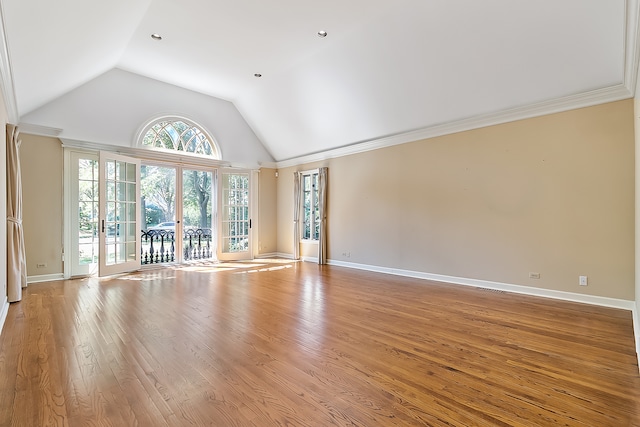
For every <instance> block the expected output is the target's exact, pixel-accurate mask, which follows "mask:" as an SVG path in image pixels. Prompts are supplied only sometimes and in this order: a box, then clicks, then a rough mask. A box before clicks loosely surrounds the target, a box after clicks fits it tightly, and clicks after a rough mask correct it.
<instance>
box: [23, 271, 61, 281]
mask: <svg viewBox="0 0 640 427" xmlns="http://www.w3.org/2000/svg"><path fill="white" fill-rule="evenodd" d="M54 280H64V274H62V273H56V274H43V275H40V276H28V277H27V283H39V282H53V281H54Z"/></svg>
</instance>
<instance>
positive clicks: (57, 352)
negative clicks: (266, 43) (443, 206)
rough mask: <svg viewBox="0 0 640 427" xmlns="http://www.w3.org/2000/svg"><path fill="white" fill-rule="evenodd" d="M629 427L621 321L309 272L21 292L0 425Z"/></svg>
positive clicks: (625, 325)
mask: <svg viewBox="0 0 640 427" xmlns="http://www.w3.org/2000/svg"><path fill="white" fill-rule="evenodd" d="M14 425H15V426H45V425H59V426H85V425H87V426H103V425H104V426H108V425H110V426H130V425H142V426H200V425H213V426H225V427H227V426H273V425H278V426H330V425H338V426H410V425H416V426H417V425H419V426H444V425H447V426H475V425H479V426H546V425H549V426H560V425H562V426H640V376H639V375H638V365H637V361H636V357H635V350H634V343H633V326H632V320H631V313H630V312H626V311H622V310H615V309H608V308H602V307H593V306H588V305H582V304H576V303H569V302H560V301H553V300H547V299H541V298H535V297H527V296H519V295H514V294H508V293H500V292H494V291H488V290H481V289H474V288H465V287H462V286H454V285H447V284H439V283H435V282H426V281H423V280H414V279H409V278H402V277H395V276H389V275H382V274H374V273H368V272H363V271H357V270H349V269H344V268H339V267H331V266H322V267H320V266H318V265H315V264H309V263H288V262H282V261H281V262H276V261H272V262H271V263H267V262H265V263H261V262H256V263H254V264H226V265H225V266H223V267H215V266H199V267H197V266H196V267H188V268H175V269H166V270H161V271H147V272H141V273H136V274H131V275H125V276H121V277H117V278H110V279H103V280H98V279H95V278H91V279H81V280H71V281H60V282H49V283H42V284H34V285H31V286H30V287H29V288H27V289H26V292H25V297H24V300H23V301H22V302H20V303H15V304H12V305H11V307H10V309H9V314H8V317H7V321H6V324H5V326H4V330H3V332H2V335H1V336H0V426H14Z"/></svg>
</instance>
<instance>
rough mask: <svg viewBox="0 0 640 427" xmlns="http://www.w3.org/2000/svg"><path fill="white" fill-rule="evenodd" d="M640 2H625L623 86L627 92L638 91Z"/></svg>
mask: <svg viewBox="0 0 640 427" xmlns="http://www.w3.org/2000/svg"><path fill="white" fill-rule="evenodd" d="M639 24H640V2H639V1H638V0H627V8H626V10H625V27H624V35H625V40H624V85H625V86H626V87H627V89H629V92H630V93H632V94H635V92H636V91H637V90H638V87H637V80H638V63H639V62H640V31H639V28H638V25H639Z"/></svg>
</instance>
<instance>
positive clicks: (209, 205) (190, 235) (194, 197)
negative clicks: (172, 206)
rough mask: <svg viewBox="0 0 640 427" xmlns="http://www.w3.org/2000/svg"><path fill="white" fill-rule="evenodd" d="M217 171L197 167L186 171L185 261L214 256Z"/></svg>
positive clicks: (184, 202) (184, 214)
mask: <svg viewBox="0 0 640 427" xmlns="http://www.w3.org/2000/svg"><path fill="white" fill-rule="evenodd" d="M212 196H213V173H212V172H210V171H202V170H195V169H185V170H183V171H182V223H183V227H184V233H183V241H182V252H183V258H184V260H185V261H189V260H195V259H210V258H213V256H214V250H213V241H212V240H213V237H212V236H213V233H212V226H211V224H212V212H213V201H212Z"/></svg>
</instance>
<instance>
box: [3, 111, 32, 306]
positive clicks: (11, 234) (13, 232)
mask: <svg viewBox="0 0 640 427" xmlns="http://www.w3.org/2000/svg"><path fill="white" fill-rule="evenodd" d="M20 142H21V141H20V139H19V131H18V127H17V126H15V125H11V124H7V294H8V298H9V302H15V301H20V300H21V299H22V288H26V287H27V260H26V256H25V249H24V234H23V230H22V178H21V174H20Z"/></svg>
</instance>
